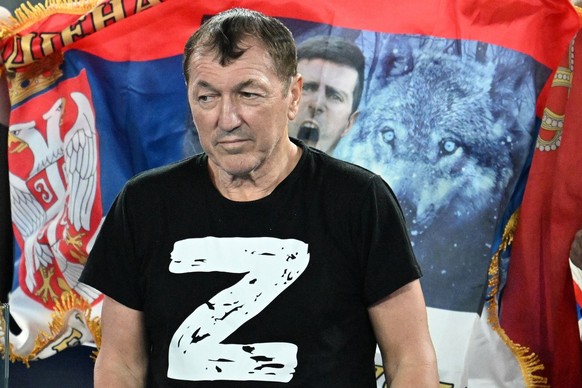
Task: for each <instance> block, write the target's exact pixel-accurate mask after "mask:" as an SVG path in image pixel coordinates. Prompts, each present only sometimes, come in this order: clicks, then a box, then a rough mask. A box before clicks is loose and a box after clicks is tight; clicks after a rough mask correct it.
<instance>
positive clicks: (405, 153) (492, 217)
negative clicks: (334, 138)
mask: <svg viewBox="0 0 582 388" xmlns="http://www.w3.org/2000/svg"><path fill="white" fill-rule="evenodd" d="M395 52H398V53H401V55H402V56H403V57H402V58H397V57H395V55H394V53H395ZM391 64H393V65H391ZM391 66H392V67H391ZM508 74H510V73H507V72H504V71H503V69H502V68H501V66H499V65H498V64H496V63H494V62H493V61H483V60H479V58H476V57H475V56H474V57H472V58H468V57H462V56H460V55H456V54H450V53H446V52H442V51H441V52H434V51H429V52H427V51H426V50H425V51H423V50H419V49H414V50H401V49H399V50H393V51H392V52H390V57H388V55H385V56H384V62H383V66H382V67H381V69H380V76H378V72H377V73H376V74H374V75H372V77H373V80H374V82H375V86H376V89H375V90H374V86H372V89H373V90H372V92H371V93H369V95H370V96H371V97H370V98H369V99H368V101H367V103H366V107H365V108H364V109H363V112H362V115H361V117H360V119H359V122H358V125H357V127H356V128H355V130H354V135H353V136H352V137H351V139H350V140H349V141H350V143H349V144H348V146H347V147H345V148H344V156H343V158H344V159H348V160H349V161H352V162H355V163H357V164H360V165H363V166H365V167H367V168H369V169H371V170H372V171H374V172H376V173H379V174H381V175H382V176H383V177H384V179H385V180H386V181H387V182H388V183H389V184H390V186H391V187H392V189H393V190H394V191H395V193H396V196H397V198H398V200H399V202H400V204H401V206H402V209H403V212H404V216H405V218H406V220H407V224H408V228H409V232H410V235H411V240H412V243H413V247H414V250H415V253H416V255H417V257H418V259H419V262H420V264H421V267H422V269H423V272H424V275H425V276H424V278H423V280H422V282H423V287H424V291H425V295H426V299H427V303H428V305H429V306H433V307H442V308H447V309H458V310H464V311H465V310H467V311H476V310H477V309H478V308H479V307H478V305H479V303H480V302H481V301H482V298H481V296H482V293H483V287H484V285H485V280H486V276H487V269H488V265H489V258H490V248H491V241H492V240H493V237H494V231H495V228H496V226H497V223H498V218H499V214H500V211H502V210H503V208H504V207H505V203H506V202H507V199H508V193H509V194H510V193H511V190H512V187H513V186H512V185H513V184H514V183H515V179H514V177H515V175H516V174H515V171H516V169H517V170H520V169H521V167H522V166H521V164H522V163H523V160H522V159H525V157H524V155H525V154H527V152H526V150H527V147H528V146H529V144H530V142H531V135H530V134H529V133H528V132H527V130H525V128H528V126H529V125H532V120H533V117H534V112H533V107H534V106H535V100H534V96H533V91H531V93H530V91H529V90H525V91H523V92H524V95H523V96H522V95H518V94H519V93H516V87H517V83H519V82H522V83H523V84H524V85H525V84H526V83H527V80H526V79H525V78H522V79H515V78H512V79H511V82H512V83H511V84H510V83H509V82H508V80H509V78H507V76H508ZM503 77H505V78H507V79H505V80H504V82H500V81H501V79H502V78H503ZM530 89H531V90H533V88H530ZM522 90H523V89H522ZM528 93H530V94H531V95H530V94H528ZM518 99H520V101H518ZM527 102H529V103H530V104H529V105H528V104H527ZM496 104H497V105H496ZM504 104H505V105H504ZM519 104H521V105H520V106H523V107H525V108H523V109H525V111H524V112H521V113H519V112H518V113H517V114H516V110H517V111H519V107H517V108H516V106H517V105H519ZM500 105H501V106H500ZM528 106H529V108H528ZM520 115H523V116H524V117H530V121H529V122H527V123H525V122H523V121H520V120H521V118H520ZM532 126H533V125H532ZM338 156H339V157H342V155H341V154H340V155H338ZM518 172H519V171H518Z"/></svg>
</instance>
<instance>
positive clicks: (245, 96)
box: [240, 92, 259, 99]
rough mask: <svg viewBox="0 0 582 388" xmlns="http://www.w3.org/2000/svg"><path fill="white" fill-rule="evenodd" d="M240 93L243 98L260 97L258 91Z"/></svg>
mask: <svg viewBox="0 0 582 388" xmlns="http://www.w3.org/2000/svg"><path fill="white" fill-rule="evenodd" d="M240 95H241V96H242V97H243V98H247V99H248V98H257V97H259V95H258V94H257V93H251V92H241V93H240Z"/></svg>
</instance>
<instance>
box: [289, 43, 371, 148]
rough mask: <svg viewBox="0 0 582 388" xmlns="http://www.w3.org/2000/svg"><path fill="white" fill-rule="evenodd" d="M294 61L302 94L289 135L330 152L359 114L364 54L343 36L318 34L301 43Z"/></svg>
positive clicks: (290, 124)
mask: <svg viewBox="0 0 582 388" xmlns="http://www.w3.org/2000/svg"><path fill="white" fill-rule="evenodd" d="M297 60H298V71H299V73H300V74H301V76H302V77H303V93H302V97H301V103H300V105H299V112H298V114H297V117H296V118H295V119H294V120H293V121H291V122H290V123H289V135H290V136H294V137H297V138H299V139H301V140H303V141H305V142H306V143H307V144H309V145H312V146H314V147H317V148H319V149H321V150H322V151H325V152H327V153H331V152H333V150H334V149H335V147H336V145H337V143H338V142H339V140H340V139H341V138H342V137H343V136H345V135H346V134H347V133H348V132H349V130H350V129H351V128H352V126H353V124H354V122H355V120H356V118H357V116H358V114H359V112H358V106H359V104H360V100H361V98H362V90H363V84H364V62H365V61H364V55H363V54H362V52H361V50H360V49H359V48H358V47H357V46H356V45H355V44H353V43H351V42H349V41H347V40H345V39H342V38H339V37H333V36H321V37H315V38H311V39H308V40H306V41H305V42H303V43H302V44H300V45H299V47H298V49H297Z"/></svg>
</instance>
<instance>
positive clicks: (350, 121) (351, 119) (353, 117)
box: [340, 110, 360, 137]
mask: <svg viewBox="0 0 582 388" xmlns="http://www.w3.org/2000/svg"><path fill="white" fill-rule="evenodd" d="M359 115H360V111H359V110H357V111H355V112H352V114H351V115H350V117H349V118H348V125H347V126H346V129H344V131H343V132H342V134H341V136H340V137H344V136H345V135H347V134H348V133H349V132H350V131H351V129H352V127H353V126H354V123H355V122H356V119H357V118H358V116H359Z"/></svg>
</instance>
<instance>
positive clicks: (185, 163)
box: [126, 154, 205, 190]
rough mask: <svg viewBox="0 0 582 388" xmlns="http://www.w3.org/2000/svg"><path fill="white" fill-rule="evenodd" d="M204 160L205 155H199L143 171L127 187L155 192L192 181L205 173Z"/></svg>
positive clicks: (130, 180)
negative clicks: (167, 186) (168, 186)
mask: <svg viewBox="0 0 582 388" xmlns="http://www.w3.org/2000/svg"><path fill="white" fill-rule="evenodd" d="M204 158H205V156H204V155H203V154H198V155H194V156H190V157H187V158H185V159H181V160H179V161H176V162H173V163H169V164H166V165H163V166H160V167H155V168H152V169H149V170H146V171H143V172H141V173H139V174H137V175H135V176H134V177H132V178H131V179H129V181H128V182H127V184H126V187H131V188H142V189H146V190H149V189H154V190H155V189H159V188H162V187H165V186H166V185H170V184H171V185H176V184H179V182H184V181H191V180H192V179H196V177H197V176H200V175H201V174H200V173H201V172H202V171H204V168H203V165H204V163H205V159H204Z"/></svg>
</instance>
